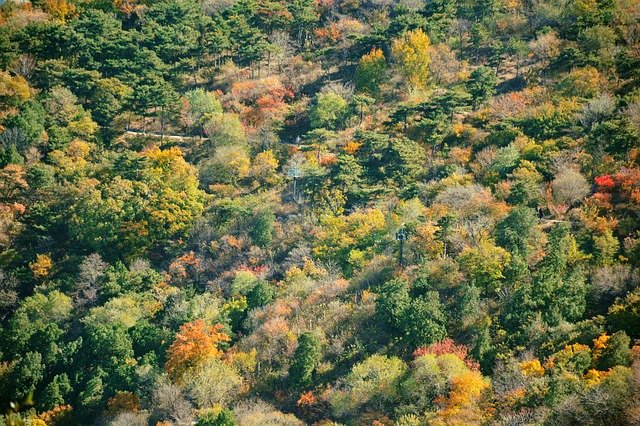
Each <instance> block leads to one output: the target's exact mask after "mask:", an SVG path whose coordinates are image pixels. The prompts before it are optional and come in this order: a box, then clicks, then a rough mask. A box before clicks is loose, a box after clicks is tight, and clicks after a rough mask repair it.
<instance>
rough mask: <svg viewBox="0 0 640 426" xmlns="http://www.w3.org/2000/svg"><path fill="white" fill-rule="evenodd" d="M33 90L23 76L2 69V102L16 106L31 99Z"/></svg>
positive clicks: (0, 88)
mask: <svg viewBox="0 0 640 426" xmlns="http://www.w3.org/2000/svg"><path fill="white" fill-rule="evenodd" d="M30 97H31V91H30V90H29V83H27V80H25V78H24V77H22V76H12V75H11V74H9V73H8V72H6V71H0V102H2V103H3V104H6V103H9V104H10V105H13V106H16V105H18V104H19V103H20V102H24V101H27V100H29V98H30Z"/></svg>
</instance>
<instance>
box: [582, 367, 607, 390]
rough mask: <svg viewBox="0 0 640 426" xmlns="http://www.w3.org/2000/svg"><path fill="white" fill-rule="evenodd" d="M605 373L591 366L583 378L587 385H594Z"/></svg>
mask: <svg viewBox="0 0 640 426" xmlns="http://www.w3.org/2000/svg"><path fill="white" fill-rule="evenodd" d="M606 375H607V373H606V372H605V371H598V370H594V369H593V368H592V369H590V370H589V371H587V373H586V374H585V375H584V379H585V381H586V382H587V385H588V386H595V385H597V384H598V383H600V381H601V380H602V379H603V378H604V377H605V376H606Z"/></svg>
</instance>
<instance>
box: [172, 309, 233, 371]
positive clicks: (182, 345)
mask: <svg viewBox="0 0 640 426" xmlns="http://www.w3.org/2000/svg"><path fill="white" fill-rule="evenodd" d="M222 329H223V326H222V325H220V324H216V325H214V326H211V325H207V324H206V323H205V322H204V321H203V320H195V321H192V322H189V323H186V324H183V325H181V326H180V330H179V331H178V333H177V334H176V337H175V339H174V341H173V343H172V344H171V346H170V347H169V349H168V350H167V362H166V364H165V369H166V370H167V373H168V374H169V376H170V377H172V378H173V379H174V380H180V379H181V377H182V375H183V374H184V373H186V372H187V371H189V370H191V369H198V368H201V367H202V366H203V365H204V364H205V362H206V361H208V360H209V359H212V358H219V357H220V356H221V355H222V351H221V350H220V349H219V346H220V344H222V343H225V342H228V341H229V340H230V339H229V336H228V335H227V334H225V333H223V332H222V331H221V330H222Z"/></svg>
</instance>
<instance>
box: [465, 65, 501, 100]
mask: <svg viewBox="0 0 640 426" xmlns="http://www.w3.org/2000/svg"><path fill="white" fill-rule="evenodd" d="M497 82H498V78H497V76H496V72H495V71H494V70H493V69H491V68H487V67H484V66H480V67H478V68H476V69H475V70H473V72H472V73H471V76H470V77H469V80H468V81H467V83H466V85H467V90H468V91H469V93H470V94H471V97H472V98H473V107H474V108H478V107H480V106H481V105H483V104H485V103H486V102H487V101H488V100H489V99H490V98H491V96H493V94H494V93H495V91H496V84H497Z"/></svg>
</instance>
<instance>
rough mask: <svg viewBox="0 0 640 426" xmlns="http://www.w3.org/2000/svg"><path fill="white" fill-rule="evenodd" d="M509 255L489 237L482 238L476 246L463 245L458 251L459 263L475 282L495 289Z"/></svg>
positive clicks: (486, 287)
mask: <svg viewBox="0 0 640 426" xmlns="http://www.w3.org/2000/svg"><path fill="white" fill-rule="evenodd" d="M510 260H511V255H510V254H509V252H507V251H506V250H505V249H503V248H502V247H498V246H496V245H495V244H494V243H493V242H492V241H491V240H489V239H482V240H481V241H480V242H479V243H478V245H477V246H476V247H465V248H464V249H463V250H462V253H460V264H461V266H462V268H463V270H464V271H465V272H467V274H468V275H469V276H470V278H472V279H474V280H475V282H476V283H477V284H478V285H480V286H482V287H483V288H485V289H487V290H496V289H498V286H499V282H498V281H499V280H501V279H503V278H504V275H503V274H502V271H503V269H504V267H505V265H508V264H509V261H510Z"/></svg>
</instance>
